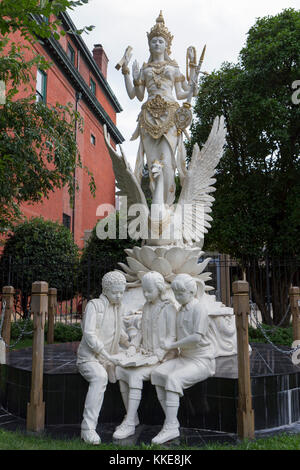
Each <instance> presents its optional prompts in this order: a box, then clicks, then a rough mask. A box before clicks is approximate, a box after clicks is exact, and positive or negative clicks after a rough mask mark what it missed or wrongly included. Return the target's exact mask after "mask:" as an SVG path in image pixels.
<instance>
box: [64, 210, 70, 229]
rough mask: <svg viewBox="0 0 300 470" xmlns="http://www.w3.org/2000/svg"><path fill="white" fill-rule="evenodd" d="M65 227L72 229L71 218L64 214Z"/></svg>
mask: <svg viewBox="0 0 300 470" xmlns="http://www.w3.org/2000/svg"><path fill="white" fill-rule="evenodd" d="M63 225H64V226H65V227H66V228H68V229H69V230H70V228H71V216H70V215H68V214H63Z"/></svg>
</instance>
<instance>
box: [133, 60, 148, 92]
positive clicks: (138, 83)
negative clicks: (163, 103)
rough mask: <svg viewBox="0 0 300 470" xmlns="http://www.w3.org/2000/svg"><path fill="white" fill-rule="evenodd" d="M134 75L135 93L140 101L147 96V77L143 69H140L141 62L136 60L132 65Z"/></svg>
mask: <svg viewBox="0 0 300 470" xmlns="http://www.w3.org/2000/svg"><path fill="white" fill-rule="evenodd" d="M132 76H133V85H134V90H135V95H136V97H137V99H138V100H139V101H143V99H144V96H145V79H144V74H143V70H142V69H141V70H140V67H139V64H138V62H137V61H136V60H135V61H134V62H133V65H132Z"/></svg>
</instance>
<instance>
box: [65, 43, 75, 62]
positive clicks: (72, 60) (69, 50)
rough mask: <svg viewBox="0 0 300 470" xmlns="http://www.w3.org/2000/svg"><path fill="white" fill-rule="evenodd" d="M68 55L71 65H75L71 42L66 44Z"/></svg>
mask: <svg viewBox="0 0 300 470" xmlns="http://www.w3.org/2000/svg"><path fill="white" fill-rule="evenodd" d="M67 54H68V57H69V59H70V61H71V62H72V64H73V65H75V51H74V49H73V47H72V46H71V44H68V52H67Z"/></svg>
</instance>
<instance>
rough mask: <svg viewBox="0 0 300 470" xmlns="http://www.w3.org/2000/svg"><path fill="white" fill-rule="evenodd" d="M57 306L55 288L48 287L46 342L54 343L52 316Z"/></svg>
mask: <svg viewBox="0 0 300 470" xmlns="http://www.w3.org/2000/svg"><path fill="white" fill-rule="evenodd" d="M56 307H57V289H55V288H54V287H53V288H50V289H49V292H48V333H47V343H48V344H53V343H54V318H55V313H56Z"/></svg>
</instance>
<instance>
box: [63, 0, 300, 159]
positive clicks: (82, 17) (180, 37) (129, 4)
mask: <svg viewBox="0 0 300 470" xmlns="http://www.w3.org/2000/svg"><path fill="white" fill-rule="evenodd" d="M299 6H300V0H226V1H224V0H184V1H181V2H179V1H178V0H151V1H149V0H148V1H141V0H110V1H107V0H106V1H105V2H104V1H102V0H89V3H88V4H87V5H84V6H82V7H79V8H77V9H76V10H75V11H74V12H71V13H70V16H71V18H72V19H73V21H74V23H75V25H76V26H77V27H82V26H88V25H94V26H95V29H94V30H93V31H92V32H91V33H89V34H88V35H86V34H84V35H83V39H84V41H85V42H86V44H87V46H88V47H89V49H90V50H92V49H93V46H94V44H99V43H100V44H102V45H103V48H104V50H105V52H106V54H107V56H108V58H109V65H108V82H109V84H110V86H111V88H112V89H113V91H114V93H115V95H116V97H117V98H118V100H119V102H120V104H121V106H122V108H123V111H122V112H121V113H119V114H118V116H117V125H118V128H119V130H120V132H121V133H122V135H123V136H124V138H125V140H126V143H125V142H124V144H123V149H124V151H125V154H126V156H127V158H128V160H129V162H130V164H131V165H132V166H134V163H135V154H136V152H137V146H138V143H137V141H135V142H131V143H129V142H128V141H129V140H130V137H131V135H132V133H133V131H134V130H135V127H136V118H137V115H138V113H139V110H140V105H141V103H140V102H139V101H138V100H137V99H135V100H133V101H131V100H130V99H129V98H128V95H127V93H126V91H125V86H124V79H123V75H122V74H121V71H117V70H116V69H115V65H116V64H117V62H118V61H119V60H120V59H121V57H122V56H123V53H124V51H125V49H126V47H127V46H128V45H130V46H132V47H133V56H132V59H131V64H130V69H131V65H132V62H133V61H134V59H137V61H138V62H139V65H140V66H141V65H142V64H143V62H146V61H147V60H148V57H149V49H148V42H147V35H146V33H147V32H149V31H150V29H151V28H152V26H154V24H155V20H156V18H157V16H158V15H159V12H160V10H162V11H163V16H164V19H165V24H166V26H167V28H168V29H169V31H170V32H171V33H172V35H173V36H174V39H173V43H172V54H171V57H172V58H173V59H175V60H176V61H177V62H178V64H179V66H180V69H181V71H182V73H184V74H185V67H186V66H185V60H186V59H185V58H186V49H187V48H188V47H189V46H195V47H196V49H197V56H198V58H199V55H200V53H201V50H202V48H203V46H204V44H207V50H206V56H205V60H204V63H203V66H202V70H205V71H207V72H211V71H212V70H215V69H218V68H219V67H220V66H221V64H222V63H223V62H225V61H228V62H237V59H238V54H239V52H240V50H241V48H242V47H243V46H244V44H245V41H246V36H247V32H248V31H249V29H250V28H251V26H252V25H253V24H254V23H255V21H256V19H257V18H260V17H263V16H267V15H276V14H277V13H279V12H281V11H282V10H283V9H284V8H289V7H292V8H296V9H298V8H299Z"/></svg>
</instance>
